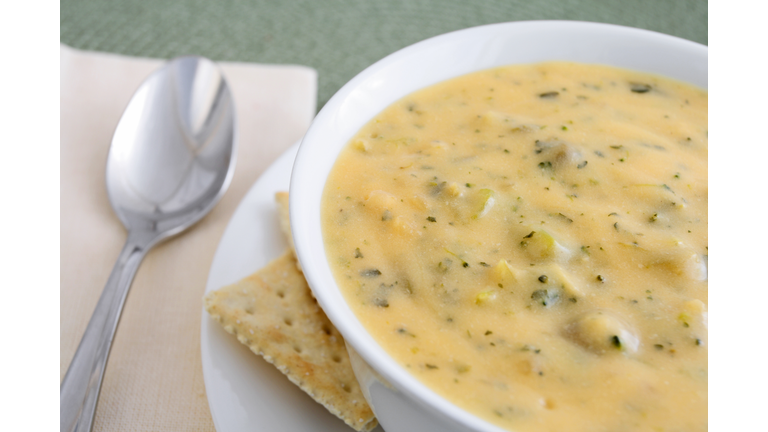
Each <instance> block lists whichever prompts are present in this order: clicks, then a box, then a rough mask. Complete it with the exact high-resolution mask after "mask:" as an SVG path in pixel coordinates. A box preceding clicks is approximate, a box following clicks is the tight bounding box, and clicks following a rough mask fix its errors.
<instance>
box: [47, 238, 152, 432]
mask: <svg viewBox="0 0 768 432" xmlns="http://www.w3.org/2000/svg"><path fill="white" fill-rule="evenodd" d="M145 237H146V236H141V235H133V234H132V233H131V232H130V231H129V232H128V239H127V240H126V242H125V246H123V250H122V251H121V252H120V255H119V256H118V258H117V262H116V263H115V267H114V268H113V269H112V273H111V274H110V275H109V279H107V284H106V286H105V287H104V291H103V292H102V293H101V297H100V298H99V302H98V303H97V304H96V309H95V310H94V311H93V315H92V316H91V320H90V321H89V322H88V327H86V329H85V333H84V334H83V338H82V339H81V340H80V345H79V346H78V347H77V352H75V356H74V357H73V358H72V363H70V365H69V369H67V374H66V375H65V376H64V380H63V381H62V382H61V388H60V394H59V398H60V399H59V403H60V425H61V432H90V431H91V428H92V427H93V418H94V413H95V412H96V403H97V402H98V398H99V391H100V390H101V380H102V378H103V377H104V368H105V366H106V365H107V357H109V349H110V347H111V346H112V339H113V338H114V336H115V329H117V323H118V321H119V320H120V312H121V311H122V309H123V303H124V302H125V297H126V295H127V294H128V289H129V288H130V287H131V282H132V281H133V276H134V275H135V274H136V270H137V269H138V268H139V264H140V263H141V261H142V259H144V255H146V253H147V251H148V250H149V247H150V245H151V243H150V241H148V240H147V239H146V238H145Z"/></svg>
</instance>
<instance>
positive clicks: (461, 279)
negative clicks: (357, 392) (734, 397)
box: [322, 62, 707, 431]
mask: <svg viewBox="0 0 768 432" xmlns="http://www.w3.org/2000/svg"><path fill="white" fill-rule="evenodd" d="M322 220H323V238H324V241H325V243H326V248H327V254H328V257H329V260H330V264H331V266H332V268H333V271H334V273H335V277H336V280H337V281H338V283H339V285H340V287H341V289H342V290H343V293H344V295H345V297H346V299H347V301H348V302H349V304H350V306H351V307H352V309H353V310H354V311H355V313H356V314H357V316H358V318H359V319H360V320H361V321H362V323H363V324H364V325H365V327H366V328H367V329H368V330H369V331H370V333H371V334H372V335H373V337H374V338H375V339H376V340H377V341H378V342H379V343H380V344H381V345H382V346H383V347H384V349H385V350H386V351H387V352H388V353H390V354H391V355H392V357H393V358H394V359H396V360H397V361H398V362H399V363H400V364H402V366H403V367H405V368H407V369H408V370H409V371H410V372H411V373H413V375H414V376H416V377H417V378H418V379H419V380H421V381H422V382H424V384H426V385H427V386H429V387H430V388H432V389H433V390H434V391H435V392H437V393H438V394H440V395H442V396H444V397H445V398H447V399H448V400H450V401H452V402H453V403H455V404H456V405H458V406H460V407H462V408H464V409H466V410H468V411H470V412H472V413H474V414H476V415H477V416H479V417H482V418H484V419H486V420H488V421H490V422H492V423H495V424H497V425H499V426H501V427H503V428H506V429H509V430H514V431H587V430H588V431H624V430H627V431H628V430H649V431H651V430H652V431H697V430H699V431H700V430H706V429H707V276H706V272H707V266H706V263H707V261H706V259H707V92H706V91H704V90H702V89H699V88H694V87H692V86H689V85H685V84H682V83H679V82H676V81H672V80H668V79H664V78H661V77H658V76H651V75H647V74H642V73H637V72H632V71H626V70H620V69H615V68H610V67H604V66H596V65H582V64H572V63H559V62H555V63H543V64H535V65H525V66H513V67H502V68H497V69H492V70H487V71H482V72H478V73H474V74H470V75H466V76H462V77H459V78H456V79H452V80H449V81H446V82H443V83H440V84H437V85H435V86H432V87H429V88H426V89H423V90H421V91H418V92H416V93H414V94H411V95H409V96H406V97H405V98H403V99H401V100H400V101H398V102H396V103H395V104H393V105H392V106H390V107H388V108H387V109H386V110H384V111H383V112H382V113H380V114H379V115H377V116H376V117H375V118H374V119H373V120H371V121H370V123H368V124H367V125H366V126H365V127H363V128H362V129H361V130H360V132H359V133H358V134H357V135H356V136H355V137H354V138H353V139H352V140H351V142H350V144H349V145H348V146H347V148H345V149H344V150H343V151H342V153H341V154H340V156H339V158H338V161H337V162H336V165H335V166H334V168H333V170H332V173H331V175H330V177H329V179H328V182H327V184H326V186H325V191H324V196H323V205H322Z"/></svg>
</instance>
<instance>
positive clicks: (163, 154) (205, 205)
mask: <svg viewBox="0 0 768 432" xmlns="http://www.w3.org/2000/svg"><path fill="white" fill-rule="evenodd" d="M234 130H235V112H234V108H233V104H232V96H231V93H230V91H229V88H228V86H227V83H226V81H225V80H224V76H223V75H222V74H221V72H220V71H219V69H218V67H217V66H216V65H215V64H214V63H213V62H211V61H209V60H206V59H203V58H200V57H181V58H178V59H175V60H173V61H172V62H170V63H168V65H167V66H166V67H164V68H163V69H160V70H158V71H156V72H155V73H154V74H152V75H151V76H150V77H149V78H148V79H147V80H146V82H145V83H144V84H143V85H142V86H141V88H139V90H138V91H137V92H136V94H135V95H134V96H133V98H132V99H131V102H130V103H129V104H128V107H127V108H126V111H125V113H124V114H123V117H122V118H121V119H120V123H119V124H118V125H117V129H116V130H115V135H114V137H113V139H112V146H111V148H110V151H109V157H108V158H107V192H108V194H109V200H110V203H111V204H112V208H113V209H114V210H115V213H116V214H117V216H118V217H119V218H120V220H121V221H122V222H123V225H125V227H126V228H127V229H128V230H129V231H130V230H134V229H146V230H149V231H153V232H155V233H156V234H158V235H159V236H161V238H163V237H168V236H171V235H174V234H177V233H179V232H181V231H182V230H184V229H186V228H187V227H189V226H190V225H192V224H193V223H195V222H196V221H198V220H199V219H200V218H202V217H203V216H204V215H205V214H207V213H208V211H209V210H210V209H211V208H212V207H213V206H214V204H215V203H216V202H217V201H218V198H219V197H220V196H221V194H223V193H224V191H225V190H226V186H227V185H228V183H229V181H230V179H231V177H232V172H233V169H231V168H233V167H234V163H233V162H234V157H233V155H234V150H235V143H234ZM158 240H159V239H158Z"/></svg>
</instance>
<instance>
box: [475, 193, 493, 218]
mask: <svg viewBox="0 0 768 432" xmlns="http://www.w3.org/2000/svg"><path fill="white" fill-rule="evenodd" d="M476 198H477V201H478V202H479V203H480V204H479V205H477V208H478V209H479V211H478V212H477V213H475V214H473V215H472V219H479V218H481V217H483V216H485V215H486V214H488V212H489V211H491V209H492V208H493V205H494V204H495V203H496V193H495V192H494V191H493V190H491V189H480V190H479V191H478V192H477V197H476Z"/></svg>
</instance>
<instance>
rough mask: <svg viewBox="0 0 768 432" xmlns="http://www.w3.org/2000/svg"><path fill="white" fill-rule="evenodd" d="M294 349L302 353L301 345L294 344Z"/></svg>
mask: <svg viewBox="0 0 768 432" xmlns="http://www.w3.org/2000/svg"><path fill="white" fill-rule="evenodd" d="M293 350H294V351H296V352H297V353H299V354H301V347H300V346H298V345H294V346H293Z"/></svg>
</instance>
